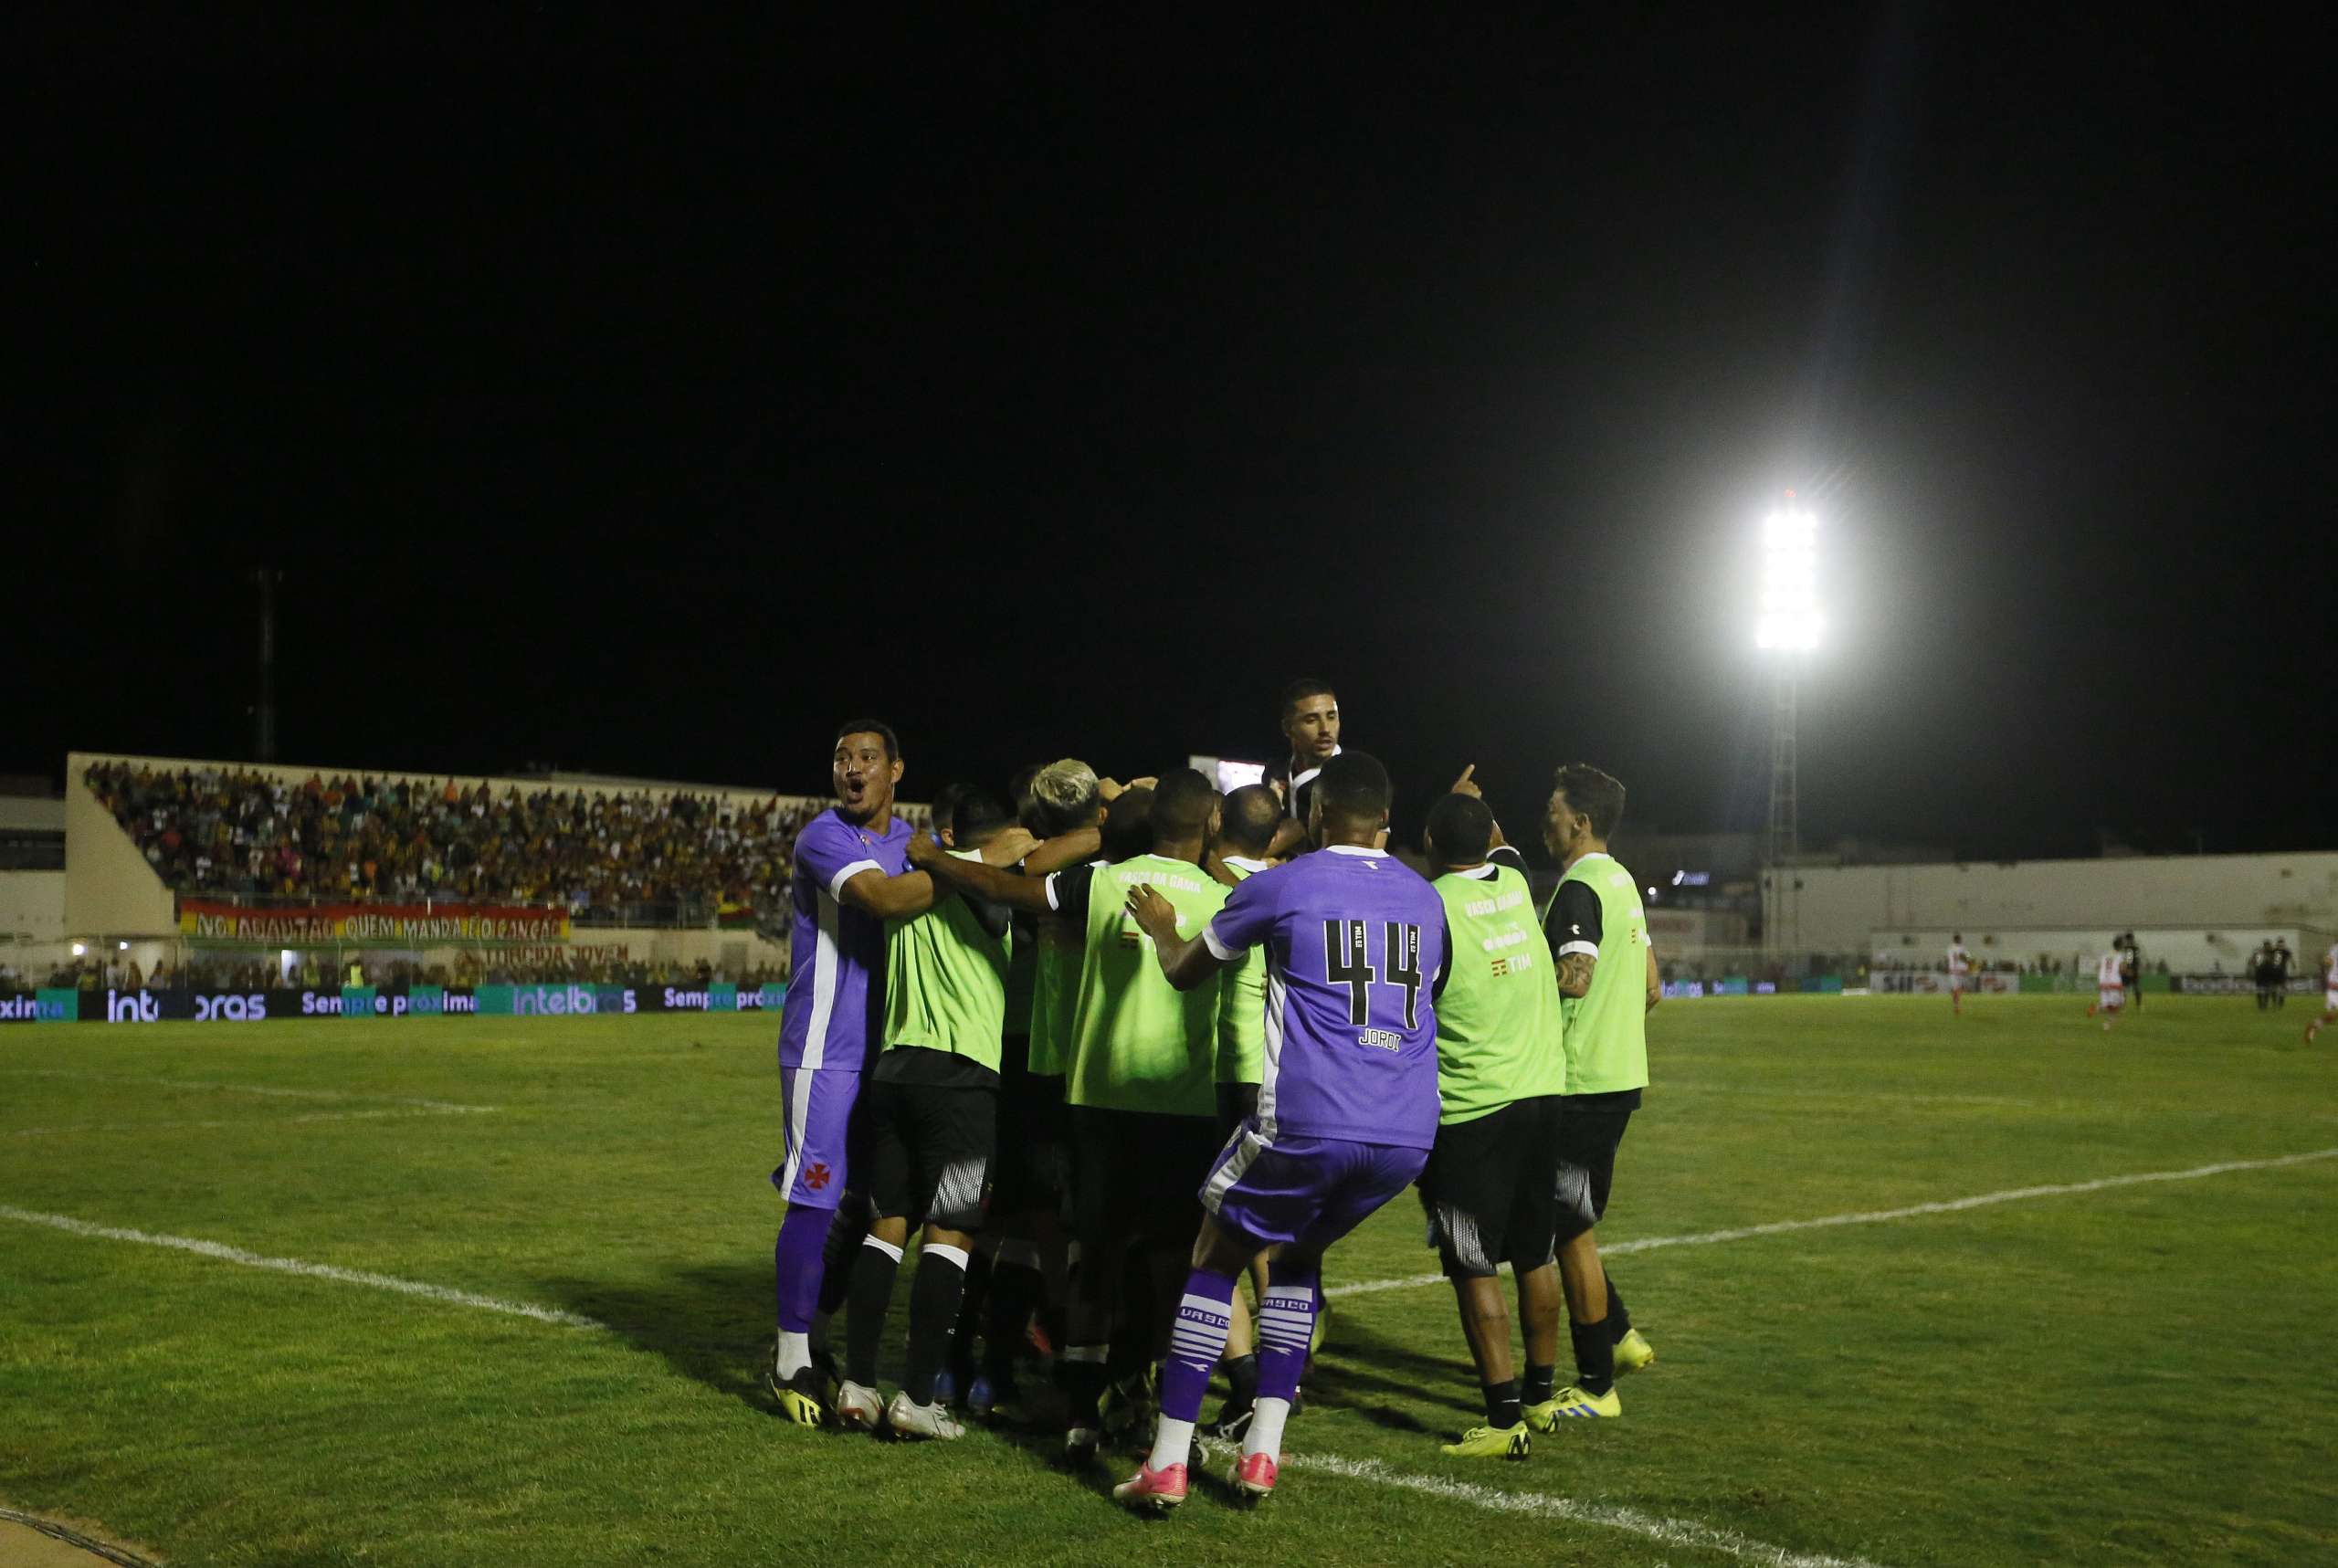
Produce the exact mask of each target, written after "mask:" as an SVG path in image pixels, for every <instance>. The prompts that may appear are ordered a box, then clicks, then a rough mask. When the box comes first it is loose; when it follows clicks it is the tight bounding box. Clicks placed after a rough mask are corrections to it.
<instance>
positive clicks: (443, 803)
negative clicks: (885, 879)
mask: <svg viewBox="0 0 2338 1568" xmlns="http://www.w3.org/2000/svg"><path fill="white" fill-rule="evenodd" d="M82 782H83V783H84V784H86V785H87V786H88V787H89V788H90V790H91V791H92V792H93V793H95V794H96V795H97V796H98V798H99V799H100V801H101V802H103V803H104V805H105V806H106V808H107V809H108V810H109V811H111V813H112V814H113V816H114V820H115V821H117V822H119V823H121V826H122V829H123V830H124V831H125V832H127V833H128V834H129V835H130V837H131V839H132V842H133V843H134V844H136V845H137V847H138V850H139V852H140V853H141V854H142V855H143V856H145V858H146V861H147V863H148V864H149V865H151V866H153V868H154V869H155V871H156V872H157V873H159V874H160V875H161V877H162V879H163V881H164V882H165V883H167V884H168V885H169V886H170V887H171V888H172V889H174V890H176V891H179V892H182V893H215V894H229V895H237V896H240V897H245V898H254V897H259V898H269V899H278V900H286V899H300V898H310V899H316V900H325V901H344V900H345V901H351V902H365V901H372V900H379V901H385V902H402V901H408V900H414V901H419V900H451V901H457V902H462V903H480V904H499V903H500V904H526V905H539V906H544V905H549V906H556V907H560V908H564V909H566V910H569V911H570V912H571V914H572V915H574V916H575V917H579V918H583V919H586V920H592V919H596V918H597V919H601V920H605V921H623V922H625V923H635V922H639V923H659V924H683V925H701V924H706V923H710V922H711V921H716V920H718V919H719V920H722V921H726V922H729V923H738V924H752V923H753V922H754V921H755V919H756V916H757V913H758V911H762V912H763V913H764V914H765V915H767V916H768V915H774V914H776V912H777V911H778V910H781V909H783V908H784V907H785V898H786V884H787V878H788V873H789V870H790V868H791V867H792V865H793V863H794V860H793V858H794V851H795V833H796V829H797V828H798V827H800V826H802V825H803V821H804V818H805V816H806V812H805V811H804V809H803V808H802V807H800V806H798V805H790V804H788V803H786V802H784V801H782V800H780V799H778V798H777V797H773V798H771V799H768V800H764V801H759V802H748V803H743V804H742V803H741V802H739V801H737V800H734V799H731V798H725V797H721V796H715V795H691V794H689V793H687V792H684V791H679V790H677V791H672V792H653V791H648V790H637V791H624V792H620V791H602V790H595V789H584V788H577V787H574V786H558V787H555V786H552V785H546V786H544V787H542V788H538V789H531V790H526V791H522V790H521V788H520V787H518V786H517V785H510V784H507V785H506V786H504V788H503V789H502V790H501V791H500V793H499V792H497V791H495V790H492V789H490V787H489V786H488V785H487V784H481V783H472V784H462V783H459V782H458V781H457V780H454V779H448V780H445V781H443V782H442V783H437V784H430V783H416V782H408V781H405V780H386V779H378V778H372V777H354V778H353V777H349V776H346V775H342V776H338V777H334V778H331V779H327V778H325V777H323V776H321V775H320V774H315V773H311V775H310V776H309V778H308V779H307V781H306V782H304V783H300V784H291V783H288V782H286V781H285V780H284V779H283V778H280V777H276V776H273V775H270V774H267V773H256V772H252V771H249V770H247V769H241V768H234V767H226V766H219V765H210V764H206V765H204V766H200V767H184V768H177V769H163V768H153V767H147V766H143V765H138V766H133V765H132V764H130V763H94V764H92V765H91V766H90V769H89V771H88V772H87V773H85V774H84V775H83V779H82Z"/></svg>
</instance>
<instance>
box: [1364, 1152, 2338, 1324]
mask: <svg viewBox="0 0 2338 1568" xmlns="http://www.w3.org/2000/svg"><path fill="white" fill-rule="evenodd" d="M2316 1160H2338V1149H2314V1150H2310V1151H2308V1152H2305V1153H2302V1154H2282V1155H2279V1156H2277V1157H2275V1158H2273V1159H2270V1160H2226V1161H2222V1162H2219V1163H2217V1164H2214V1165H2195V1166H2193V1167H2191V1168H2190V1169H2189V1170H2184V1171H2137V1172H2135V1173H2133V1174H2130V1175H2124V1176H2103V1177H2100V1178H2098V1179H2097V1180H2094V1181H2091V1182H2056V1183H2053V1184H2048V1185H2046V1186H2038V1187H2008V1188H2006V1190H2005V1191H2004V1192H2001V1193H1976V1194H1974V1195H1973V1196H1971V1197H1967V1198H1948V1199H1945V1200H1943V1201H1942V1202H1939V1203H1930V1204H1910V1205H1908V1206H1907V1207H1905V1208H1896V1209H1869V1210H1868V1211H1867V1212H1865V1213H1863V1214H1830V1215H1819V1216H1818V1217H1817V1218H1816V1219H1782V1220H1773V1221H1772V1222H1771V1223H1769V1224H1768V1225H1748V1226H1738V1227H1737V1228H1736V1229H1733V1230H1707V1231H1700V1232H1698V1233H1696V1234H1694V1235H1691V1236H1647V1237H1640V1238H1639V1239H1638V1241H1619V1242H1617V1244H1616V1245H1614V1246H1613V1247H1609V1246H1607V1245H1606V1244H1604V1243H1603V1244H1602V1245H1601V1246H1600V1248H1599V1252H1600V1256H1601V1257H1603V1258H1621V1257H1623V1256H1625V1255H1626V1254H1627V1253H1633V1252H1653V1251H1655V1250H1656V1249H1657V1248H1658V1247H1711V1246H1714V1245H1716V1244H1718V1243H1721V1242H1724V1241H1751V1240H1753V1238H1755V1237H1764V1236H1784V1235H1785V1234H1787V1233H1788V1232H1790V1231H1797V1230H1827V1229H1831V1228H1833V1227H1834V1226H1844V1225H1881V1224H1883V1223H1885V1222H1886V1221H1888V1220H1901V1219H1916V1218H1919V1217H1921V1216H1922V1215H1935V1214H1961V1213H1963V1212H1964V1210H1966V1209H1978V1208H1987V1207H1989V1206H1990V1205H1994V1204H2017V1203H2027V1202H2028V1201H2029V1200H2031V1199H2033V1198H2056V1197H2062V1196H2065V1195H2067V1194H2071V1193H2100V1192H2103V1191H2106V1190H2108V1189H2110V1188H2112V1187H2136V1186H2142V1185H2143V1184H2146V1183H2150V1182H2196V1181H2199V1180H2201V1179H2202V1178H2203V1177H2206V1176H2222V1175H2227V1174H2229V1173H2232V1172H2234V1171H2272V1170H2279V1169H2280V1168H2281V1167H2282V1166H2284V1165H2304V1164H2310V1163H2312V1162H2314V1161H2316ZM1444 1282H1445V1276H1444V1275H1442V1274H1410V1275H1406V1277H1405V1278H1403V1279H1363V1280H1358V1281H1356V1282H1355V1283H1353V1284H1350V1285H1334V1286H1332V1287H1331V1288H1330V1289H1327V1290H1325V1291H1324V1292H1323V1294H1324V1296H1325V1297H1327V1298H1329V1299H1332V1300H1337V1299H1339V1298H1340V1297H1343V1296H1368V1295H1371V1294H1372V1293H1374V1291H1379V1290H1409V1289H1415V1288H1416V1287H1420V1286H1427V1285H1441V1284H1443V1283H1444Z"/></svg>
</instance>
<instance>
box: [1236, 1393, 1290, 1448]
mask: <svg viewBox="0 0 2338 1568" xmlns="http://www.w3.org/2000/svg"><path fill="white" fill-rule="evenodd" d="M1288 1420H1290V1400H1288V1399H1275V1398H1271V1397H1269V1398H1265V1399H1261V1400H1259V1403H1258V1405H1257V1407H1256V1408H1255V1409H1253V1410H1252V1411H1251V1413H1250V1429H1249V1431H1248V1432H1246V1433H1244V1434H1243V1436H1242V1457H1243V1458H1246V1459H1247V1458H1249V1457H1250V1456H1251V1455H1253V1454H1264V1455H1265V1456H1266V1457H1267V1458H1269V1459H1272V1460H1274V1461H1276V1462H1277V1463H1278V1464H1280V1462H1281V1460H1282V1424H1283V1423H1284V1422H1286V1421H1288Z"/></svg>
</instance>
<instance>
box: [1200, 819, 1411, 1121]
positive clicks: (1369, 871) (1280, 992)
mask: <svg viewBox="0 0 2338 1568" xmlns="http://www.w3.org/2000/svg"><path fill="white" fill-rule="evenodd" d="M1202 940H1203V941H1204V942H1207V943H1208V944H1209V950H1210V952H1212V953H1213V954H1215V955H1216V957H1217V958H1218V959H1219V960H1220V961H1221V962H1226V961H1230V960H1232V959H1233V958H1234V957H1235V956H1236V954H1237V953H1239V952H1241V951H1242V950H1243V949H1245V948H1250V947H1256V946H1258V945H1259V944H1260V943H1264V944H1265V945H1266V949H1267V1049H1266V1068H1265V1071H1264V1072H1263V1073H1262V1074H1261V1075H1260V1076H1261V1082H1260V1083H1259V1132H1260V1134H1261V1135H1262V1136H1263V1137H1264V1138H1266V1140H1267V1141H1268V1142H1273V1141H1274V1138H1275V1136H1276V1134H1277V1133H1278V1132H1288V1133H1290V1134H1291V1135H1293V1136H1295V1137H1307V1138H1335V1139H1341V1140H1344V1141H1347V1142H1356V1143H1383V1144H1393V1145H1395V1146H1397V1147H1400V1148H1411V1149H1427V1148H1428V1147H1430V1146H1431V1145H1432V1144H1434V1143H1435V1142H1437V1111H1438V1100H1437V1013H1436V1001H1435V991H1436V988H1437V984H1438V976H1439V975H1440V974H1441V973H1443V972H1444V969H1445V945H1446V937H1445V903H1444V900H1441V899H1439V898H1438V896H1437V892H1436V890H1435V889H1432V888H1431V887H1430V886H1429V885H1428V884H1427V882H1425V881H1423V880H1422V879H1420V877H1419V876H1418V874H1416V872H1414V871H1413V870H1411V869H1410V868H1407V867H1406V865H1405V864H1404V862H1403V861H1401V860H1398V859H1397V858H1395V857H1394V856H1392V855H1385V854H1383V853H1381V852H1380V851H1379V850H1377V849H1364V848H1361V847H1354V846H1351V845H1334V846H1332V847H1330V848H1327V849H1320V850H1317V851H1316V852H1315V853H1313V854H1311V855H1302V856H1301V857H1300V858H1298V859H1296V860H1294V861H1292V862H1291V863H1290V865H1288V866H1279V867H1277V868H1274V869H1273V870H1271V871H1261V872H1259V874H1258V875H1257V876H1255V877H1252V878H1250V879H1248V880H1247V881H1245V882H1244V883H1243V884H1242V885H1241V886H1240V887H1238V888H1237V889H1234V893H1233V896H1232V897H1231V898H1229V899H1227V900H1226V908H1225V909H1223V910H1219V911H1218V913H1217V914H1216V916H1215V917H1214V918H1213V919H1212V920H1211V921H1210V922H1209V924H1208V925H1207V926H1205V927H1204V928H1203V930H1202Z"/></svg>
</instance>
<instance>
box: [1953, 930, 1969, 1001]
mask: <svg viewBox="0 0 2338 1568" xmlns="http://www.w3.org/2000/svg"><path fill="white" fill-rule="evenodd" d="M1972 972H1973V955H1972V954H1971V953H1969V952H1965V951H1964V932H1963V931H1959V932H1957V933H1956V934H1955V935H1954V936H1952V937H1950V938H1949V939H1948V1010H1949V1012H1951V1013H1952V1014H1956V1015H1960V1016H1961V1015H1962V1014H1963V1013H1964V984H1965V980H1964V977H1965V976H1966V975H1968V974H1970V973H1972Z"/></svg>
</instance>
